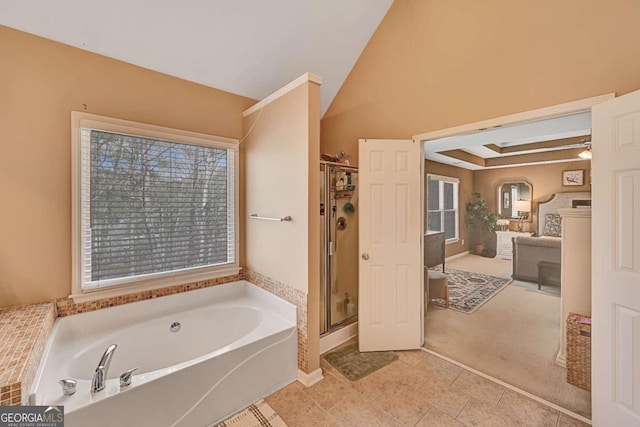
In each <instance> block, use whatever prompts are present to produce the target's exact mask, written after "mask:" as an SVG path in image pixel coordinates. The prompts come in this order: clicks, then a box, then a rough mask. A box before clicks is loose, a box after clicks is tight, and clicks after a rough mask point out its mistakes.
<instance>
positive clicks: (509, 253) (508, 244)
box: [496, 231, 533, 260]
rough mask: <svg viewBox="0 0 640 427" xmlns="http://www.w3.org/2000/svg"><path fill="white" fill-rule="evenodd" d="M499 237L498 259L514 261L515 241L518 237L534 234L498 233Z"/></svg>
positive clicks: (497, 245) (497, 244) (497, 246)
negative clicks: (513, 240)
mask: <svg viewBox="0 0 640 427" xmlns="http://www.w3.org/2000/svg"><path fill="white" fill-rule="evenodd" d="M496 234H497V235H498V239H497V243H496V256H497V257H498V258H502V259H507V260H512V259H513V242H512V240H511V239H513V238H514V237H516V236H531V235H532V234H533V233H519V232H517V231H496Z"/></svg>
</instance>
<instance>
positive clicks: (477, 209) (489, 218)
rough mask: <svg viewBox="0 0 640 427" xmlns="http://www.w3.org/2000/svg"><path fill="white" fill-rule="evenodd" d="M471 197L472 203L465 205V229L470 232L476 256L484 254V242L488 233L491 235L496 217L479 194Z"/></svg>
mask: <svg viewBox="0 0 640 427" xmlns="http://www.w3.org/2000/svg"><path fill="white" fill-rule="evenodd" d="M472 195H473V197H474V201H472V202H469V203H467V219H466V228H467V230H471V231H472V234H471V236H472V237H471V242H472V244H473V245H474V246H473V248H474V250H473V252H474V253H475V254H476V255H482V254H484V253H485V249H484V242H485V241H486V240H487V238H488V237H489V236H488V235H489V233H493V230H494V229H495V226H496V220H497V219H498V217H497V216H496V215H494V214H493V213H491V212H489V209H488V208H487V201H486V200H485V199H483V198H482V196H481V195H480V193H478V192H476V193H473V194H472Z"/></svg>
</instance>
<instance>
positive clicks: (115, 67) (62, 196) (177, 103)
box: [0, 26, 255, 307]
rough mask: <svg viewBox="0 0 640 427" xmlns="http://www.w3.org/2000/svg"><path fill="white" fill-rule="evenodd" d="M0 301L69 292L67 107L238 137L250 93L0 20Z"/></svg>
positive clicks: (32, 299) (13, 302) (36, 298)
mask: <svg viewBox="0 0 640 427" xmlns="http://www.w3.org/2000/svg"><path fill="white" fill-rule="evenodd" d="M0 63H1V64H2V66H0V144H1V148H0V204H1V206H2V209H0V307H4V306H9V305H16V304H27V303H33V302H40V301H45V300H51V299H54V298H59V297H65V296H67V295H69V294H70V293H71V130H70V126H71V111H74V110H77V111H85V110H84V105H86V106H87V108H86V111H87V112H90V113H94V114H101V115H105V116H111V117H117V118H122V119H127V120H133V121H139V122H143V123H151V124H154V125H161V126H167V127H173V128H178V129H184V130H189V131H195V132H202V133H208V134H212V135H218V136H225V137H233V138H240V137H241V136H242V114H241V113H242V111H243V110H245V109H246V108H248V107H249V106H251V105H252V104H254V103H255V100H251V99H249V98H244V97H240V96H237V95H234V94H230V93H227V92H222V91H220V90H216V89H212V88H208V87H205V86H202V85H198V84H195V83H190V82H187V81H184V80H180V79H177V78H174V77H170V76H167V75H164V74H160V73H157V72H153V71H150V70H146V69H143V68H140V67H136V66H133V65H130V64H126V63H124V62H120V61H117V60H114V59H110V58H106V57H104V56H100V55H95V54H92V53H88V52H86V51H83V50H80V49H76V48H72V47H69V46H65V45H62V44H60V43H56V42H53V41H49V40H46V39H42V38H39V37H36V36H32V35H29V34H26V33H22V32H19V31H15V30H12V29H9V28H6V27H2V26H0Z"/></svg>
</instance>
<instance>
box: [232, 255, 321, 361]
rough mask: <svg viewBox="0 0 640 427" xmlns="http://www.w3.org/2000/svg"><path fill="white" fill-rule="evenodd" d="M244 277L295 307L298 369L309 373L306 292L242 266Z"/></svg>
mask: <svg viewBox="0 0 640 427" xmlns="http://www.w3.org/2000/svg"><path fill="white" fill-rule="evenodd" d="M242 273H243V274H244V279H245V280H247V281H248V282H250V283H253V284H254V285H256V286H259V287H261V288H262V289H264V290H266V291H268V292H271V293H272V294H274V295H276V296H278V297H280V298H282V299H284V300H285V301H287V302H290V303H291V304H294V305H295V306H296V307H297V315H298V316H297V319H298V325H297V326H298V369H300V370H301V371H303V372H305V373H309V335H308V330H307V323H308V322H307V294H306V293H304V292H302V291H301V290H299V289H296V288H294V287H292V286H289V285H286V284H284V283H282V282H278V281H277V280H273V279H272V278H270V277H267V276H265V275H264V274H260V273H256V272H255V271H251V270H248V269H245V268H243V269H242Z"/></svg>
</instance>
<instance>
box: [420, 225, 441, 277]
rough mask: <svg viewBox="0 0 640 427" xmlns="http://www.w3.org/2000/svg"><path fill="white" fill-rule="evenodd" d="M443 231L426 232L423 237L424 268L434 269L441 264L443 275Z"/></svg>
mask: <svg viewBox="0 0 640 427" xmlns="http://www.w3.org/2000/svg"><path fill="white" fill-rule="evenodd" d="M444 240H445V239H444V231H428V232H427V234H425V235H424V266H425V267H427V268H429V267H435V266H436V265H440V264H442V272H443V273H444V244H445V242H444Z"/></svg>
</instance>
